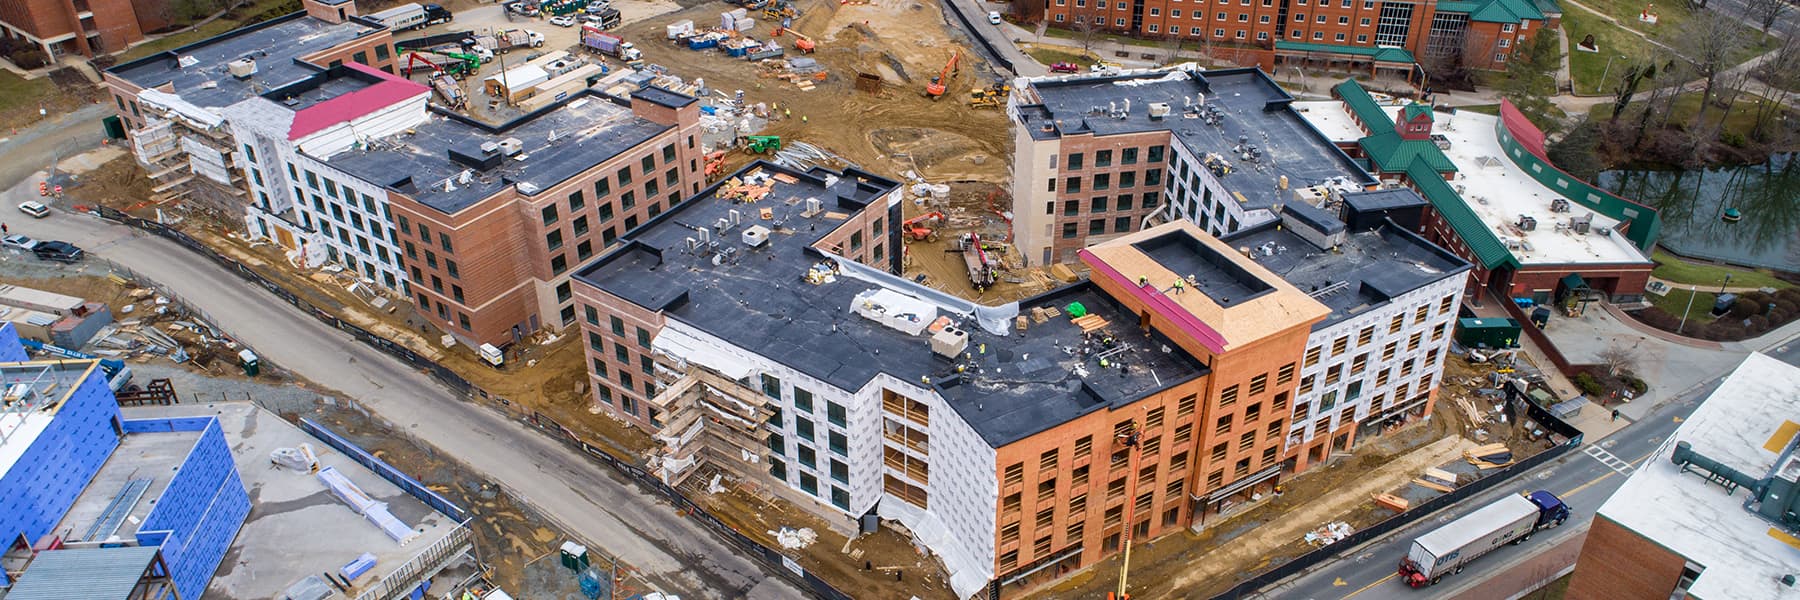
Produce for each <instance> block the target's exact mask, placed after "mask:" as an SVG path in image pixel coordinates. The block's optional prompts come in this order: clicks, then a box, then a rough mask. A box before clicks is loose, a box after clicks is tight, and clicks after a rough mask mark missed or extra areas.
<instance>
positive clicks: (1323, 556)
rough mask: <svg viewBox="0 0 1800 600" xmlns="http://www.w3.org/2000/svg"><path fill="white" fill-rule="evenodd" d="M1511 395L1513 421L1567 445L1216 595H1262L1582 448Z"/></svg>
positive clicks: (1521, 397)
mask: <svg viewBox="0 0 1800 600" xmlns="http://www.w3.org/2000/svg"><path fill="white" fill-rule="evenodd" d="M1505 391H1506V398H1507V402H1506V414H1507V416H1508V418H1512V419H1516V418H1517V417H1518V413H1519V412H1524V413H1525V415H1526V416H1528V417H1530V418H1531V420H1532V421H1535V422H1537V423H1538V424H1539V425H1540V426H1542V427H1543V428H1544V430H1545V431H1546V432H1547V433H1548V437H1547V439H1551V440H1561V442H1560V443H1558V444H1556V445H1555V446H1553V447H1551V448H1549V449H1547V450H1545V451H1543V452H1539V453H1537V454H1534V455H1532V456H1531V457H1530V458H1526V459H1525V460H1521V461H1519V462H1516V463H1513V464H1512V465H1510V466H1506V467H1502V468H1500V469H1499V470H1497V471H1494V472H1493V473H1492V474H1490V475H1488V476H1487V477H1483V478H1481V479H1477V480H1475V481H1474V482H1473V483H1470V484H1468V485H1465V486H1462V487H1459V488H1456V490H1454V491H1451V492H1450V493H1447V494H1444V495H1442V496H1438V497H1436V498H1432V499H1430V500H1427V501H1425V502H1423V503H1420V504H1419V505H1417V506H1414V507H1412V508H1410V509H1408V510H1407V511H1406V512H1402V513H1400V514H1397V515H1394V516H1392V517H1388V518H1387V519H1385V520H1383V521H1381V522H1380V523H1376V524H1374V525H1371V526H1368V527H1365V528H1363V529H1361V530H1358V531H1356V532H1354V533H1351V534H1350V535H1348V536H1345V537H1344V538H1343V539H1340V540H1338V541H1336V542H1333V543H1331V544H1328V545H1325V546H1322V547H1320V548H1318V549H1316V550H1313V551H1311V552H1308V553H1306V554H1302V555H1300V556H1299V557H1297V558H1295V559H1294V560H1291V561H1288V562H1285V563H1282V564H1281V565H1279V566H1277V567H1275V568H1273V569H1270V570H1268V571H1264V572H1262V573H1258V574H1256V576H1254V577H1251V578H1249V579H1246V580H1243V581H1240V582H1238V584H1237V585H1234V586H1232V587H1231V589H1230V590H1227V591H1226V592H1225V593H1222V594H1219V595H1217V596H1213V600H1237V599H1239V598H1249V597H1256V593H1257V591H1258V590H1261V589H1262V588H1265V587H1268V586H1270V585H1274V584H1275V583H1277V582H1280V581H1281V580H1283V579H1287V578H1289V577H1292V576H1294V575H1298V574H1300V573H1301V572H1302V571H1305V570H1307V569H1309V568H1312V567H1314V566H1317V565H1318V564H1319V563H1322V562H1325V561H1327V560H1331V559H1332V558H1335V557H1337V556H1338V555H1340V554H1344V553H1346V552H1349V551H1351V550H1353V549H1355V548H1356V547H1357V546H1360V545H1362V544H1363V543H1364V542H1367V541H1369V540H1373V539H1376V538H1379V537H1382V536H1385V535H1387V534H1389V533H1392V532H1394V531H1395V530H1397V529H1400V528H1401V527H1405V526H1407V525H1410V524H1412V523H1414V522H1417V521H1419V520H1421V519H1424V518H1426V517H1429V516H1431V515H1432V514H1435V513H1437V512H1438V511H1440V510H1443V509H1445V508H1449V507H1450V506H1451V505H1454V504H1457V503H1459V502H1462V501H1464V500H1468V499H1470V498H1473V497H1475V496H1476V495H1477V494H1480V493H1482V492H1485V491H1487V490H1490V489H1493V488H1494V487H1495V486H1498V485H1501V484H1504V483H1507V482H1508V481H1511V480H1512V479H1513V478H1514V477H1517V476H1519V475H1523V474H1525V473H1527V472H1530V471H1531V470H1532V469H1536V468H1538V467H1539V466H1541V465H1543V464H1544V463H1548V462H1550V461H1553V460H1556V459H1558V458H1561V457H1562V456H1563V455H1565V454H1568V453H1569V452H1570V451H1571V450H1574V449H1575V448H1577V447H1579V446H1581V442H1582V433H1581V430H1580V429H1577V428H1576V427H1575V426H1574V425H1570V424H1569V423H1568V422H1566V421H1563V420H1562V419H1559V418H1557V417H1556V415H1554V414H1551V413H1550V411H1548V410H1544V409H1543V408H1541V407H1539V406H1537V405H1536V404H1533V403H1531V401H1530V399H1529V398H1528V397H1527V396H1526V395H1525V394H1524V391H1523V390H1521V389H1519V388H1518V386H1516V385H1513V384H1509V385H1507V386H1505ZM1393 558H1394V561H1395V564H1396V565H1398V564H1399V557H1393Z"/></svg>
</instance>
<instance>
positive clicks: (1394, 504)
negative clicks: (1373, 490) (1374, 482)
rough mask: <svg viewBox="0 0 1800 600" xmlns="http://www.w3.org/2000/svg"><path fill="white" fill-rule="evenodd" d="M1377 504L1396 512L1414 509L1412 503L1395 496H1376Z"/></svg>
mask: <svg viewBox="0 0 1800 600" xmlns="http://www.w3.org/2000/svg"><path fill="white" fill-rule="evenodd" d="M1375 504H1377V505H1380V506H1381V507H1382V508H1385V509H1388V510H1392V511H1395V512H1406V509H1408V508H1412V503H1411V502H1408V501H1407V500H1406V499H1405V498H1401V497H1399V496H1395V495H1393V494H1376V495H1375Z"/></svg>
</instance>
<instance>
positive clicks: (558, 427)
mask: <svg viewBox="0 0 1800 600" xmlns="http://www.w3.org/2000/svg"><path fill="white" fill-rule="evenodd" d="M89 209H90V210H92V211H93V212H94V213H95V214H96V215H98V216H100V217H101V218H103V219H106V220H109V221H113V222H117V223H121V224H124V225H127V226H130V227H132V228H135V229H139V230H142V231H146V232H149V233H152V234H155V235H157V236H158V237H162V238H164V239H167V240H169V241H172V242H175V243H177V244H181V245H182V246H183V247H186V248H188V249H189V250H193V251H194V252H195V253H196V254H199V255H201V256H204V257H206V258H208V259H211V260H212V261H213V262H215V263H218V264H219V266H221V267H224V268H225V269H226V270H228V271H231V272H232V273H235V274H237V275H238V276H239V277H241V278H243V279H244V280H246V281H249V282H251V283H254V284H256V285H259V286H262V287H263V288H264V289H267V290H269V292H270V293H273V294H275V295H276V296H277V297H280V298H281V299H282V300H285V301H287V303H288V304H292V305H294V307H296V308H299V309H300V310H302V311H305V312H306V313H307V314H309V315H312V316H313V318H316V319H318V320H320V321H322V322H324V323H325V324H327V325H330V326H332V327H335V328H337V329H338V330H340V331H344V332H346V333H349V334H350V335H351V337H354V338H356V340H357V341H360V342H362V343H365V344H368V345H369V346H371V347H374V348H375V349H377V350H381V351H382V352H385V353H387V354H389V355H391V356H393V357H395V358H398V359H400V360H402V361H404V362H406V363H407V364H409V365H412V366H414V367H417V368H419V369H421V370H423V371H425V372H426V373H429V374H430V375H431V376H432V377H433V378H435V379H437V380H438V381H439V382H440V383H443V384H444V385H445V386H446V387H449V388H450V389H451V390H452V391H454V392H456V393H457V394H460V395H462V396H463V397H464V398H471V399H472V398H473V397H474V396H476V395H479V396H480V397H481V398H493V399H496V400H498V399H499V398H498V397H495V396H491V395H490V394H488V393H487V392H486V391H485V390H482V389H480V388H478V387H476V386H475V385H474V384H472V383H469V380H467V379H463V377H462V376H461V375H457V374H456V372H455V371H452V370H450V369H448V368H446V367H444V366H443V365H439V364H437V363H436V362H433V361H432V360H430V359H427V358H425V357H424V356H421V355H419V353H417V352H413V351H412V350H411V349H408V348H407V347H405V346H402V345H400V344H398V343H395V342H394V341H393V340H389V339H387V338H384V337H381V336H378V335H375V334H373V333H370V332H369V331H368V330H365V329H363V328H361V327H357V326H356V325H352V324H350V323H346V322H344V320H343V319H339V318H337V317H335V316H333V315H332V314H331V313H329V312H326V311H325V310H324V309H321V308H319V307H317V306H313V305H312V304H311V303H308V302H307V301H305V300H303V299H301V298H300V296H299V295H297V294H294V293H293V292H291V291H289V290H287V289H286V288H283V287H281V285H280V284H277V283H275V282H274V281H271V280H269V279H268V278H266V277H263V276H262V275H260V274H258V273H257V272H256V271H254V270H252V269H250V268H249V267H247V266H245V265H243V264H242V263H239V262H237V261H235V260H232V259H231V258H230V257H227V256H225V255H223V254H220V253H218V252H217V251H215V250H213V249H212V248H211V247H209V246H207V245H205V244H203V243H201V242H200V240H197V239H194V237H193V236H190V235H188V234H186V233H183V232H182V231H180V230H178V229H175V228H173V227H169V226H168V225H165V224H162V223H158V222H156V221H151V220H148V219H142V218H139V217H134V216H131V215H128V214H125V213H123V212H120V211H118V210H115V209H112V208H107V207H104V206H90V207H89ZM503 412H504V411H503ZM508 414H512V413H510V412H509V413H508ZM524 420H525V421H526V422H527V423H528V424H530V425H532V426H533V428H535V429H536V430H538V431H539V432H541V433H544V434H546V435H549V436H550V437H552V438H555V439H557V440H558V441H561V442H563V443H565V444H568V445H569V446H570V447H572V448H575V449H577V450H580V451H581V453H582V454H584V455H586V456H588V457H589V458H590V459H592V460H594V461H595V462H599V463H601V464H604V465H606V466H608V467H612V469H613V471H615V472H617V473H619V474H620V475H623V476H624V477H625V478H626V479H628V480H630V481H631V482H633V483H636V484H638V485H639V486H640V487H642V488H644V489H647V490H652V491H655V492H656V493H657V494H658V495H660V496H662V497H663V499H665V500H667V501H668V502H669V503H670V504H671V505H673V506H674V507H675V508H676V509H677V510H679V511H682V512H683V513H685V514H687V515H688V516H690V517H692V518H693V519H695V520H696V521H698V522H699V523H700V524H701V525H704V526H705V527H706V529H707V530H709V531H711V532H712V533H713V534H714V535H717V536H719V538H720V539H722V540H724V541H725V542H727V543H728V544H730V545H731V546H733V547H735V548H737V549H739V550H740V551H742V552H743V553H744V554H745V555H747V556H750V557H754V558H757V559H760V560H761V561H762V562H763V563H764V565H765V566H767V567H768V570H769V571H770V572H772V573H776V574H778V575H780V576H781V577H783V578H784V579H787V580H788V581H790V582H793V583H795V584H797V585H799V586H800V589H802V590H805V591H807V592H811V593H812V595H813V596H814V597H817V598H820V599H822V600H852V599H853V598H854V597H853V596H851V595H849V594H846V593H844V592H841V591H838V589H837V588H835V587H832V586H831V584H829V583H826V582H825V580H823V579H819V577H818V576H816V575H813V574H812V573H810V572H807V571H806V569H804V568H802V567H801V566H800V564H799V563H797V562H795V561H794V559H793V558H790V557H788V556H787V555H785V554H782V553H781V552H780V551H778V550H776V549H774V548H770V547H768V546H765V545H763V544H761V543H759V542H757V541H755V540H752V539H750V538H749V537H748V536H745V535H744V534H743V533H740V532H738V531H737V530H736V529H733V528H732V527H731V526H730V525H727V524H725V522H724V521H721V520H719V518H718V517H716V516H713V514H712V513H710V512H707V510H706V509H705V508H702V507H701V506H700V505H699V504H695V503H694V502H693V501H692V500H689V499H688V498H687V496H685V495H683V494H682V493H681V491H680V490H677V489H675V488H674V487H672V486H670V485H669V484H667V483H664V482H663V481H662V480H661V479H658V478H657V477H656V476H655V475H654V474H652V473H650V472H649V471H646V470H644V468H643V467H641V466H639V465H635V464H632V463H629V462H626V461H623V460H620V459H619V458H618V457H616V456H613V455H612V454H611V453H608V452H606V451H605V450H602V449H600V447H598V446H595V445H593V444H590V443H588V442H587V441H585V440H582V439H580V438H579V437H577V436H576V435H575V433H574V432H573V431H571V430H569V428H567V427H563V426H562V424H560V423H557V422H556V421H555V420H553V419H551V418H550V417H549V416H548V415H544V414H542V413H535V412H534V413H533V414H531V415H528V416H527V417H526V418H525V419H524ZM427 491H429V490H427ZM446 504H448V503H447V502H446ZM450 506H451V507H452V508H454V505H450ZM440 510H444V509H443V508H440ZM455 510H461V509H460V508H455Z"/></svg>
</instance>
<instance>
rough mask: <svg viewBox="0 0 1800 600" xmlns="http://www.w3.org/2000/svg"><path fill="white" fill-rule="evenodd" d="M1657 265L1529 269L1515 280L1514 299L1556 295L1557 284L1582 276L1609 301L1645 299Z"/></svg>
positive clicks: (1555, 266) (1523, 271) (1534, 266)
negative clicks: (1547, 293)
mask: <svg viewBox="0 0 1800 600" xmlns="http://www.w3.org/2000/svg"><path fill="white" fill-rule="evenodd" d="M1655 267H1656V265H1654V264H1651V263H1644V264H1611V265H1607V264H1591V265H1526V266H1525V267H1524V268H1521V269H1519V272H1518V274H1516V275H1514V276H1513V284H1512V295H1513V297H1516V298H1529V297H1531V295H1532V292H1533V291H1537V290H1550V291H1551V292H1552V293H1554V292H1555V290H1556V288H1557V284H1558V283H1559V282H1560V280H1561V279H1562V278H1563V277H1566V276H1568V275H1569V274H1570V273H1577V274H1580V275H1581V277H1582V279H1584V280H1586V281H1587V284H1588V287H1591V288H1594V289H1595V290H1599V291H1601V292H1604V293H1605V294H1606V295H1607V297H1609V298H1610V297H1615V296H1629V295H1639V296H1641V295H1643V293H1644V286H1645V285H1646V284H1648V283H1650V270H1651V269H1654V268H1655Z"/></svg>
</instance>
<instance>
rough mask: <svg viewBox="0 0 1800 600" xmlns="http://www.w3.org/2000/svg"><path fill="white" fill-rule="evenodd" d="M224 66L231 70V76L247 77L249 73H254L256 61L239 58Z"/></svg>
mask: <svg viewBox="0 0 1800 600" xmlns="http://www.w3.org/2000/svg"><path fill="white" fill-rule="evenodd" d="M225 68H227V69H229V70H230V71H231V76H232V77H236V78H238V79H249V78H250V76H251V75H255V74H256V61H255V60H251V59H248V58H240V59H237V60H234V61H231V62H230V63H227V64H226V65H225Z"/></svg>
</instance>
